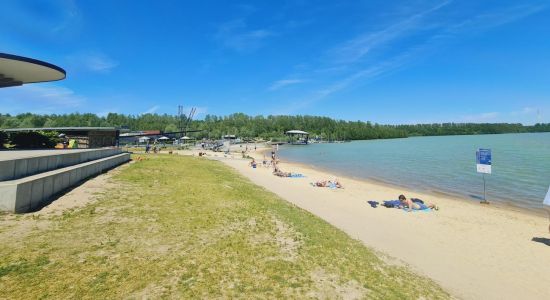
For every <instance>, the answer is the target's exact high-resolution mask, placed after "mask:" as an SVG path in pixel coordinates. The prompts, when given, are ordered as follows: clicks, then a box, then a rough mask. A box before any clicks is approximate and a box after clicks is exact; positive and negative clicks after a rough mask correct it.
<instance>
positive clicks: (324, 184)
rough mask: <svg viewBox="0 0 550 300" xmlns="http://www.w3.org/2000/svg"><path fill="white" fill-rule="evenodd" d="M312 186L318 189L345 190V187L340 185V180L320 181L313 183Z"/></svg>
mask: <svg viewBox="0 0 550 300" xmlns="http://www.w3.org/2000/svg"><path fill="white" fill-rule="evenodd" d="M311 185H313V186H317V187H329V188H338V189H343V188H344V187H343V186H342V184H341V183H340V181H338V179H334V180H318V181H316V182H314V183H313V182H312V183H311Z"/></svg>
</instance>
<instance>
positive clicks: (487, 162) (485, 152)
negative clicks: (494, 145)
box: [476, 149, 491, 174]
mask: <svg viewBox="0 0 550 300" xmlns="http://www.w3.org/2000/svg"><path fill="white" fill-rule="evenodd" d="M476 166H477V172H478V173H483V174H491V149H478V150H477V152H476Z"/></svg>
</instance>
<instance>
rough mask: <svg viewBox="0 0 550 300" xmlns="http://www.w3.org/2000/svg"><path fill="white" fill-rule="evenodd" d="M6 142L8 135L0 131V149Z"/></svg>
mask: <svg viewBox="0 0 550 300" xmlns="http://www.w3.org/2000/svg"><path fill="white" fill-rule="evenodd" d="M7 141H8V135H7V134H6V133H5V132H3V131H0V149H2V148H4V144H5V143H6V142H7Z"/></svg>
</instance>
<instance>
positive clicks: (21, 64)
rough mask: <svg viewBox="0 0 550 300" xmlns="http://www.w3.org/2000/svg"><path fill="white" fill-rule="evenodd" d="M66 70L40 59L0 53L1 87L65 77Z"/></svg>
mask: <svg viewBox="0 0 550 300" xmlns="http://www.w3.org/2000/svg"><path fill="white" fill-rule="evenodd" d="M65 76H66V73H65V70H63V69H62V68H60V67H58V66H55V65H52V64H50V63H47V62H43V61H40V60H36V59H32V58H28V57H22V56H17V55H11V54H6V53H0V88H1V87H9V86H19V85H22V84H26V83H33V82H45V81H55V80H61V79H64V78H65Z"/></svg>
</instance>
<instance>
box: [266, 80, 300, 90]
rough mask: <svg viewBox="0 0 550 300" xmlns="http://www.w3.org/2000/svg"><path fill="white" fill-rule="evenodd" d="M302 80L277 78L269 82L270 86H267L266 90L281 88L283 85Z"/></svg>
mask: <svg viewBox="0 0 550 300" xmlns="http://www.w3.org/2000/svg"><path fill="white" fill-rule="evenodd" d="M304 81H305V80H303V79H282V80H277V81H275V82H273V84H271V86H270V87H269V88H268V90H270V91H276V90H278V89H281V88H283V87H285V86H289V85H293V84H298V83H302V82H304Z"/></svg>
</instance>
